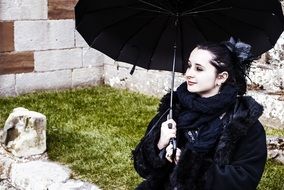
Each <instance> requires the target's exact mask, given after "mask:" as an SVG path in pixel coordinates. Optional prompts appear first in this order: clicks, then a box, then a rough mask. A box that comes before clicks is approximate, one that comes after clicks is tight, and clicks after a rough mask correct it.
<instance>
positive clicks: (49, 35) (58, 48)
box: [0, 0, 284, 128]
mask: <svg viewBox="0 0 284 190" xmlns="http://www.w3.org/2000/svg"><path fill="white" fill-rule="evenodd" d="M77 1H78V0H0V96H11V95H18V94H22V93H27V92H31V91H34V90H45V89H62V88H73V87H77V86H83V85H97V84H99V83H106V84H109V85H111V86H113V87H118V88H127V89H130V90H134V91H139V92H142V93H145V94H150V95H155V96H162V95H163V94H165V93H166V92H167V91H168V90H169V88H170V84H171V73H170V72H165V71H147V70H145V69H142V68H137V69H136V70H135V72H134V74H133V75H130V74H129V73H130V70H131V68H132V66H131V65H129V64H126V63H121V62H115V61H114V60H112V59H110V58H109V57H107V56H105V55H103V54H102V53H100V52H98V51H96V50H94V49H91V48H89V47H88V45H87V44H86V43H85V42H84V40H83V39H82V38H81V36H80V35H79V34H78V33H77V32H76V30H75V22H74V11H73V10H74V6H75V4H76V3H77ZM281 3H282V4H283V5H284V1H281ZM283 60H284V34H282V37H281V38H280V39H279V41H278V43H277V44H276V46H275V48H274V49H272V50H271V51H269V53H267V54H263V56H262V58H261V59H260V60H258V61H256V62H255V63H254V64H253V67H252V69H251V73H250V78H251V80H252V81H251V82H249V83H250V91H249V94H250V95H253V96H254V97H255V98H256V99H257V100H258V101H259V102H260V103H262V104H263V105H264V107H265V112H264V116H263V121H264V122H265V123H267V125H272V126H277V127H282V128H284V100H283V99H284V92H283V91H284V78H283V76H284V61H283ZM182 81H183V76H182V75H181V74H176V82H175V83H176V85H175V86H178V84H180V83H181V82H182ZM272 121H273V122H272Z"/></svg>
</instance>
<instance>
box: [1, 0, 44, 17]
mask: <svg viewBox="0 0 284 190" xmlns="http://www.w3.org/2000/svg"><path fill="white" fill-rule="evenodd" d="M28 19H47V0H1V1H0V20H28Z"/></svg>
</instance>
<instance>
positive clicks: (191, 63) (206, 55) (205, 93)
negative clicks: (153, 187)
mask: <svg viewBox="0 0 284 190" xmlns="http://www.w3.org/2000/svg"><path fill="white" fill-rule="evenodd" d="M214 57H215V56H214V54H212V53H211V52H210V51H208V50H202V49H198V48H195V49H194V50H193V51H192V52H191V54H190V56H189V59H188V69H187V70H186V73H185V80H186V82H187V90H188V91H189V92H192V93H197V94H198V95H200V96H201V97H204V98H208V97H211V96H214V95H216V94H218V93H219V90H220V87H221V86H222V84H223V83H224V82H226V80H227V79H228V76H229V74H228V72H226V71H224V72H221V73H217V70H216V68H215V67H214V66H213V65H212V64H211V63H210V60H212V59H214ZM169 123H171V124H172V128H171V129H169V127H168V124H169ZM175 137H176V122H175V121H174V120H173V119H170V120H167V121H165V122H163V123H162V125H161V133H160V138H159V141H158V144H157V146H158V148H159V149H160V150H161V149H163V148H166V155H165V157H166V159H167V160H168V161H169V162H175V164H177V162H178V161H179V157H180V155H181V150H180V149H179V148H177V151H176V157H175V158H174V160H172V159H171V156H172V154H173V147H172V145H171V144H169V141H170V139H171V138H175Z"/></svg>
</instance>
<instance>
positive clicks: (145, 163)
mask: <svg viewBox="0 0 284 190" xmlns="http://www.w3.org/2000/svg"><path fill="white" fill-rule="evenodd" d="M165 119H166V118H163V117H161V115H160V114H158V115H156V116H155V117H154V118H153V119H152V121H151V122H150V123H149V125H148V127H147V130H146V133H145V136H144V137H143V138H142V139H141V141H140V143H139V144H138V145H137V146H136V148H135V150H134V151H133V152H132V154H133V159H134V168H135V170H136V171H137V173H138V174H139V175H140V176H141V177H143V178H147V177H149V176H151V175H153V173H157V172H161V169H163V168H164V167H165V166H166V165H167V161H166V159H165V158H164V156H162V155H161V154H162V153H163V151H160V150H159V149H158V147H157V143H158V140H159V135H160V126H161V123H162V122H163V121H164V120H165Z"/></svg>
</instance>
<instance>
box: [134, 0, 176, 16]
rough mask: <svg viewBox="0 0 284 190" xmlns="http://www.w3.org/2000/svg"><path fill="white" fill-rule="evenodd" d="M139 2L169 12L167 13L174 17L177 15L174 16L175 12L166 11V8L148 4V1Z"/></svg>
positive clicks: (140, 0) (141, 0)
mask: <svg viewBox="0 0 284 190" xmlns="http://www.w3.org/2000/svg"><path fill="white" fill-rule="evenodd" d="M138 1H139V2H141V3H144V4H146V5H149V6H151V7H154V8H157V9H159V10H162V11H165V12H167V13H170V14H172V15H175V14H174V13H173V12H171V11H170V10H167V9H164V8H162V7H159V6H157V5H154V4H152V3H149V2H146V1H144V0H138Z"/></svg>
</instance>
